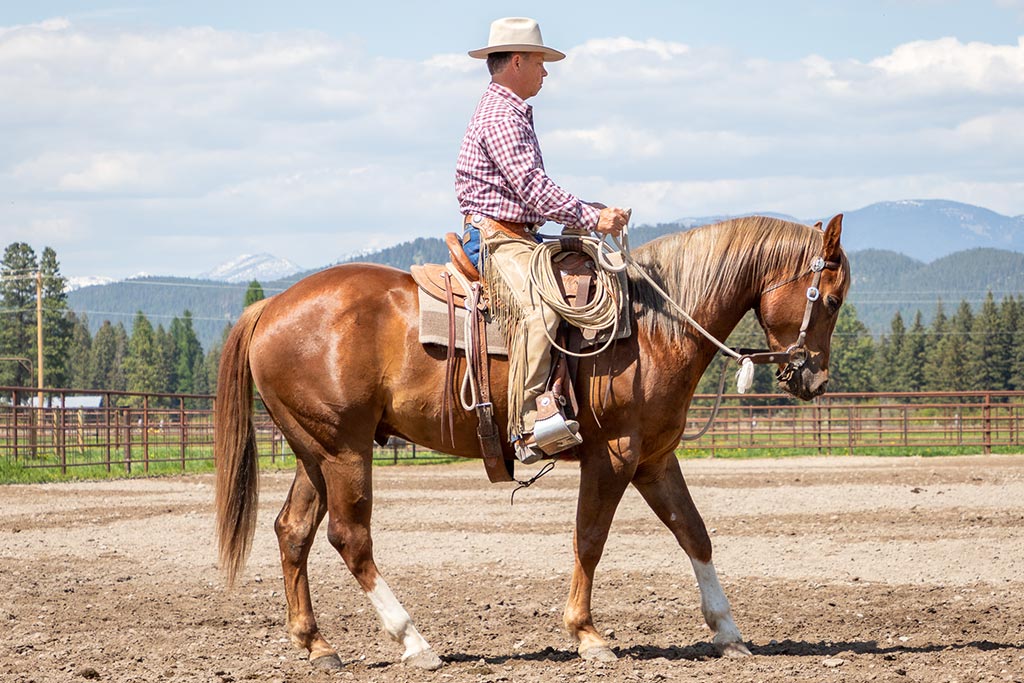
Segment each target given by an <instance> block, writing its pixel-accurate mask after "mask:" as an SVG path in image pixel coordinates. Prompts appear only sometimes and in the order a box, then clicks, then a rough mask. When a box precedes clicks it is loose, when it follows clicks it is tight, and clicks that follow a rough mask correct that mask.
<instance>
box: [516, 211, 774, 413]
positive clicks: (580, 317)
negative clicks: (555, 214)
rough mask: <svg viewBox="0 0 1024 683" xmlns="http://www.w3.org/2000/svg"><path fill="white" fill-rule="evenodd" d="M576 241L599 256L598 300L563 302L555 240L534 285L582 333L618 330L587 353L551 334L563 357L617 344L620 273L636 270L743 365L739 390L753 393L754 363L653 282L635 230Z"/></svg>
mask: <svg viewBox="0 0 1024 683" xmlns="http://www.w3.org/2000/svg"><path fill="white" fill-rule="evenodd" d="M574 237H576V239H579V240H580V242H582V244H583V249H584V252H585V253H586V254H588V255H589V256H591V257H592V258H594V259H595V261H596V262H597V264H598V266H599V267H598V268H597V274H598V276H597V283H598V284H597V292H596V294H595V295H594V299H593V301H591V302H589V303H588V304H587V305H586V306H583V307H580V308H576V307H574V306H569V305H567V304H566V303H565V302H564V300H563V299H562V296H561V290H560V289H559V287H558V281H557V279H556V278H557V277H558V276H557V275H556V274H555V272H554V271H555V269H554V268H553V267H552V265H551V263H552V261H551V257H552V256H553V255H554V254H556V253H558V252H560V251H562V248H561V244H560V242H558V241H555V240H553V241H551V242H548V243H544V244H539V245H537V247H536V248H535V249H534V250H533V255H532V256H531V257H530V267H529V274H530V283H531V284H532V286H533V287H534V289H535V290H536V291H537V294H538V295H539V296H540V297H541V298H542V299H543V300H544V301H545V302H546V303H547V304H548V305H549V306H551V307H552V308H553V309H555V310H556V311H557V312H558V313H559V314H560V315H561V316H562V317H563V318H565V319H566V320H567V321H568V322H569V323H570V324H572V325H575V326H576V327H579V328H581V329H582V328H590V329H605V328H607V327H610V326H613V327H614V329H613V331H612V334H611V335H609V337H608V339H607V341H605V343H604V345H603V346H601V348H599V349H597V350H595V351H589V352H585V353H574V352H572V351H569V350H567V349H563V348H562V347H561V346H559V345H558V344H556V343H555V341H554V340H553V339H551V336H550V335H547V331H546V330H545V334H546V335H547V336H548V341H549V342H550V343H551V344H552V345H553V346H555V347H556V348H557V349H558V350H559V351H561V352H562V353H565V354H568V355H571V356H577V357H580V358H583V357H588V356H596V355H597V354H599V353H601V352H603V351H604V350H605V349H607V348H608V347H609V346H610V345H611V343H612V342H613V341H614V340H615V337H616V336H617V335H616V333H617V332H618V325H619V300H620V297H621V292H620V291H619V283H618V279H617V278H616V277H615V275H616V274H618V273H620V272H622V271H623V270H625V269H626V268H628V267H632V268H633V270H634V271H635V272H636V273H638V274H639V275H640V277H642V278H643V279H644V280H646V281H647V283H648V284H649V285H650V286H651V288H652V289H654V291H655V292H656V293H657V294H658V296H660V297H661V298H662V299H664V300H665V301H666V303H668V304H669V306H671V307H672V308H673V309H674V310H675V311H676V312H677V313H678V314H679V315H681V316H682V317H683V319H684V320H686V322H688V323H690V325H692V326H693V327H694V329H696V330H697V331H698V332H700V334H702V335H703V336H704V338H705V339H707V340H708V341H710V342H711V343H713V344H714V345H715V346H717V347H718V348H719V349H720V350H721V351H722V353H724V354H726V355H727V356H730V357H732V358H733V359H735V360H736V361H737V362H739V363H740V369H739V370H738V371H737V373H736V390H737V391H738V392H739V393H741V394H743V393H746V391H747V390H748V389H750V387H751V385H752V384H753V380H754V363H753V361H751V360H750V359H749V358H746V357H744V356H743V355H741V354H739V353H737V352H736V351H734V350H733V349H731V348H729V347H728V346H726V345H725V344H724V343H722V342H721V341H719V340H718V338H716V337H715V336H714V335H713V334H711V333H710V332H708V331H707V330H705V329H704V328H703V327H702V326H701V325H700V323H698V322H697V321H696V320H694V319H693V317H692V316H691V315H690V314H689V313H687V312H686V311H685V310H683V308H682V307H681V306H680V305H679V304H677V303H676V302H675V301H673V299H672V297H671V296H669V294H668V293H667V292H666V291H665V290H664V289H662V288H661V286H660V285H659V284H658V283H657V282H655V281H654V278H652V277H651V276H650V275H649V274H648V273H647V271H646V270H645V269H644V268H643V267H642V266H641V265H640V264H639V263H637V262H636V260H635V259H634V258H633V254H632V252H631V251H630V248H629V226H625V227H623V229H622V236H621V238H619V237H616V236H615V235H606V236H604V237H600V238H598V237H591V236H589V235H581V236H578V237H577V236H574ZM609 239H610V240H611V244H609V243H608V241H607V240H609ZM619 258H621V260H622V262H621V263H616V260H618V259H619ZM584 321H585V322H584ZM591 321H603V325H599V324H594V323H593V322H591ZM723 378H724V375H723Z"/></svg>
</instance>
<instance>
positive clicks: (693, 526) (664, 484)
mask: <svg viewBox="0 0 1024 683" xmlns="http://www.w3.org/2000/svg"><path fill="white" fill-rule="evenodd" d="M633 485H634V486H635V487H636V488H637V490H638V491H640V495H642V496H643V497H644V500H646V501H647V504H648V505H650V506H651V509H652V510H654V513H655V514H656V515H658V518H659V519H660V520H661V521H662V522H664V523H665V526H667V527H668V528H669V530H670V531H671V532H672V534H673V535H674V536H675V537H676V540H677V541H679V545H680V546H682V548H683V550H685V551H686V554H687V555H688V556H689V558H690V563H691V564H692V565H693V573H694V574H695V575H696V577H697V583H698V585H699V586H700V608H701V612H703V613H704V621H706V622H707V625H708V627H709V628H710V629H711V631H712V633H714V634H715V636H714V644H715V647H716V648H717V649H718V651H719V652H720V653H721V654H722V655H724V656H728V657H742V656H746V655H749V654H750V650H748V649H747V646H746V645H744V643H743V637H742V636H741V635H740V631H739V629H738V628H736V622H735V621H734V620H733V618H732V610H731V608H730V607H729V600H728V599H727V598H726V597H725V592H724V591H723V590H722V585H721V584H720V583H719V582H718V573H717V572H716V571H715V565H714V563H713V562H712V561H711V539H710V538H709V537H708V532H707V528H706V527H705V526H704V520H703V519H701V516H700V513H699V512H697V507H696V506H695V505H694V504H693V499H692V498H690V491H689V490H688V489H687V488H686V481H685V480H684V479H683V473H682V471H680V469H679V460H677V459H676V457H675V455H674V454H673V453H669V454H667V456H666V457H665V459H664V461H663V463H662V464H660V465H659V466H658V467H657V468H655V471H654V472H648V471H641V472H638V473H637V476H636V479H635V480H634V481H633Z"/></svg>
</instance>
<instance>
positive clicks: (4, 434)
mask: <svg viewBox="0 0 1024 683" xmlns="http://www.w3.org/2000/svg"><path fill="white" fill-rule="evenodd" d="M35 395H36V392H35V390H27V389H24V388H11V387H0V458H2V459H5V460H6V462H7V463H8V464H11V463H14V464H17V465H18V466H21V467H26V468H57V469H59V470H60V471H61V472H62V473H65V474H67V473H68V472H71V471H75V470H76V469H78V468H86V467H92V468H96V467H99V468H104V469H106V470H107V471H113V470H114V468H120V470H121V471H124V472H127V473H129V474H131V473H140V472H141V473H150V472H153V471H157V472H167V471H185V470H187V469H189V467H190V466H191V464H193V463H205V464H207V466H208V463H209V462H210V461H211V460H212V457H213V397H212V396H206V395H180V394H132V393H125V392H113V391H107V392H95V391H74V390H47V391H46V392H44V399H43V405H42V406H39V405H38V403H37V402H36V399H35ZM713 398H714V397H712V396H706V395H698V396H696V397H695V398H694V401H693V404H692V406H691V409H690V414H689V422H688V425H689V426H688V429H687V431H696V429H697V428H698V427H699V426H700V425H702V424H703V422H704V421H705V420H707V419H708V417H709V416H710V412H711V405H712V403H713ZM254 424H255V428H256V441H257V448H258V450H259V453H260V457H261V458H262V459H265V460H268V461H270V462H276V461H278V460H279V459H282V458H284V459H287V458H289V457H291V456H292V453H291V450H290V449H289V447H288V444H287V442H286V441H285V440H284V437H283V436H282V434H281V432H280V431H279V430H278V429H277V427H276V426H275V425H274V423H273V421H272V420H271V419H270V416H269V415H268V414H267V412H266V410H264V409H263V407H262V405H261V404H259V402H258V401H257V410H256V411H255V413H254ZM1022 432H1024V392H963V393H939V392H931V393H887V394H830V395H826V396H823V397H821V398H819V399H817V400H815V401H814V402H811V403H799V402H796V401H793V400H790V399H788V398H787V397H784V396H781V395H777V394H771V395H768V394H754V395H745V396H739V395H729V396H726V397H725V398H724V400H723V405H722V407H721V409H720V411H719V415H718V418H717V419H716V421H715V423H714V425H712V427H711V428H710V429H709V430H708V432H707V433H706V434H705V435H704V436H703V437H701V438H700V439H698V440H696V441H691V442H684V444H683V447H684V448H686V449H688V450H691V449H693V450H698V451H710V453H711V454H712V455H714V454H717V453H719V452H728V451H734V450H737V449H751V448H757V449H769V450H777V449H797V450H798V451H800V450H805V451H807V452H811V453H822V454H853V453H872V452H886V451H887V450H889V449H904V450H906V449H922V450H924V449H929V448H963V449H972V450H976V451H978V452H982V453H990V452H992V449H993V448H1005V449H1014V448H1018V447H1020V446H1021V445H1022V441H1024V437H1022ZM446 457H447V456H444V455H443V454H438V453H434V452H432V451H426V450H424V449H422V448H420V447H417V446H416V445H415V444H406V443H404V442H400V441H397V440H392V442H391V443H389V444H388V446H385V447H380V448H377V449H376V450H375V451H374V459H375V461H377V462H380V463H383V462H393V463H398V462H399V461H403V460H420V461H422V460H437V459H439V458H440V459H445V458H446Z"/></svg>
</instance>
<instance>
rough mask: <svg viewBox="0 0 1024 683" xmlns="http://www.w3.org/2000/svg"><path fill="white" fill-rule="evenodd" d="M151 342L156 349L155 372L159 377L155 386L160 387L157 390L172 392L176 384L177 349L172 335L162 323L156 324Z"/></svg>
mask: <svg viewBox="0 0 1024 683" xmlns="http://www.w3.org/2000/svg"><path fill="white" fill-rule="evenodd" d="M153 343H154V344H155V345H156V349H157V364H158V366H157V372H156V374H157V377H158V378H159V379H158V384H157V386H159V387H160V388H159V389H157V391H159V392H161V393H167V394H172V393H174V390H175V388H176V387H177V385H178V375H177V371H176V365H177V359H176V355H177V354H176V351H177V350H176V349H175V346H174V337H172V336H171V333H170V332H168V331H167V330H165V329H164V326H163V325H157V326H156V330H154V331H153Z"/></svg>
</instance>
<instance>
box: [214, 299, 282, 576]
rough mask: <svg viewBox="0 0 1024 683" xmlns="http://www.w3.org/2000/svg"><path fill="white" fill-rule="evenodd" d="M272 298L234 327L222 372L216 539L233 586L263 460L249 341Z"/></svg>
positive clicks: (250, 530) (247, 541)
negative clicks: (255, 419)
mask: <svg viewBox="0 0 1024 683" xmlns="http://www.w3.org/2000/svg"><path fill="white" fill-rule="evenodd" d="M267 301H269V299H264V300H261V301H257V302H256V303H254V304H252V305H251V306H249V307H248V308H246V309H245V311H243V312H242V316H241V317H240V318H239V319H238V322H237V323H235V326H234V327H233V328H231V333H230V334H229V335H228V338H227V340H226V341H225V342H224V349H223V351H222V352H221V357H220V369H219V371H218V373H217V402H216V405H215V407H214V413H213V457H214V461H215V462H216V465H217V492H216V507H217V540H218V547H219V550H220V568H221V570H222V571H223V572H224V574H225V576H226V578H227V582H228V585H229V586H231V585H233V584H234V582H235V578H236V577H237V576H238V574H239V573H240V572H241V571H242V568H243V567H244V566H245V560H246V558H247V557H248V555H249V548H250V547H251V546H252V538H253V534H254V533H255V531H256V508H257V503H258V502H259V465H258V463H257V452H256V431H255V429H254V428H253V424H252V403H253V401H252V396H253V391H252V388H253V382H252V373H251V372H250V370H249V344H250V342H251V341H252V335H253V332H254V331H255V329H256V322H257V321H258V320H259V318H260V314H261V313H262V312H263V309H264V308H265V307H266V305H267Z"/></svg>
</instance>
